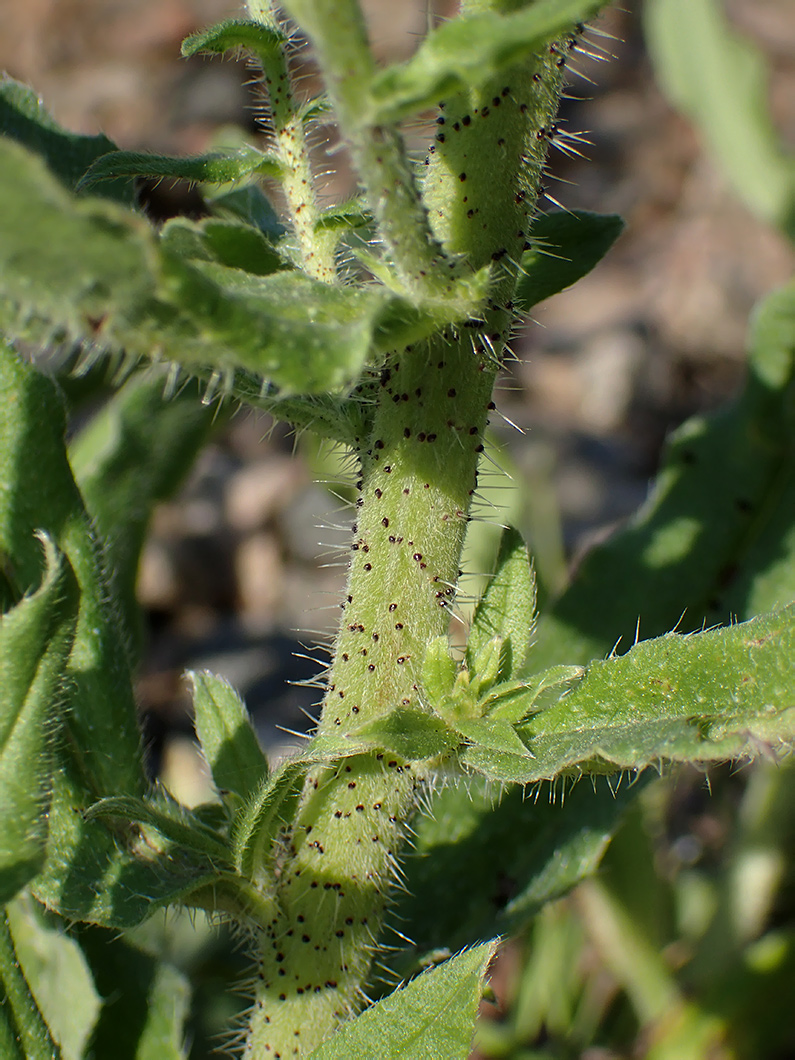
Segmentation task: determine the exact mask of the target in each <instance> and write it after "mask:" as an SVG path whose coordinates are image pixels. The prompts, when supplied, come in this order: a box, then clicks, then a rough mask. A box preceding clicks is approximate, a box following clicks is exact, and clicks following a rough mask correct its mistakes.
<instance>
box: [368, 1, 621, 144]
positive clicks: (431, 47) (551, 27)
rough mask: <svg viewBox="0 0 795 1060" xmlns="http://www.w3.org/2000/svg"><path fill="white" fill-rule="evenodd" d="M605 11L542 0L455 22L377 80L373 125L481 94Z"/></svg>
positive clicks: (371, 107) (372, 101) (583, 3)
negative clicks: (496, 79)
mask: <svg viewBox="0 0 795 1060" xmlns="http://www.w3.org/2000/svg"><path fill="white" fill-rule="evenodd" d="M601 6H603V4H602V2H600V0H536V3H534V4H533V5H532V6H531V7H530V8H525V9H523V10H521V11H514V12H511V13H510V14H505V15H503V14H498V13H497V12H487V13H484V14H472V15H469V16H467V17H463V18H458V19H451V20H450V21H448V22H445V23H443V24H442V25H441V26H439V28H438V29H435V30H433V31H432V32H431V33H429V34H428V36H427V37H426V38H425V40H424V41H423V42H422V44H421V45H420V46H419V48H418V49H417V51H416V52H415V53H414V55H413V56H412V57H411V58H410V59H409V60H408V61H407V62H405V63H401V64H400V65H395V66H389V67H387V68H386V69H385V70H383V71H381V72H380V73H378V74H377V75H376V76H375V78H374V80H373V83H372V85H371V89H370V100H369V110H368V113H367V117H368V120H369V121H370V122H371V123H372V124H373V125H379V124H387V123H390V122H395V121H400V120H402V119H403V118H407V117H410V116H411V115H413V114H417V113H418V112H420V111H422V110H427V109H428V108H430V107H432V106H434V105H435V104H437V103H438V102H439V100H440V99H444V98H445V97H446V96H450V95H455V94H456V93H458V92H465V91H475V90H476V89H478V88H479V87H480V86H481V85H484V84H486V83H487V82H488V81H491V79H492V78H494V77H496V76H497V75H498V74H499V73H500V72H501V71H502V70H505V69H507V68H509V67H511V66H514V65H515V64H516V63H518V62H522V61H524V60H527V59H528V58H530V57H531V56H532V54H533V52H537V51H538V50H539V49H540V48H542V47H544V45H546V44H547V43H548V42H549V41H551V40H553V39H554V38H555V37H558V36H560V35H561V34H563V33H566V32H567V31H570V30H572V29H573V27H574V24H575V23H576V22H577V21H579V20H581V19H585V18H589V17H590V16H591V15H593V14H594V13H595V12H596V11H597V10H598V9H599V8H600V7H601Z"/></svg>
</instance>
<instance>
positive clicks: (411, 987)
mask: <svg viewBox="0 0 795 1060" xmlns="http://www.w3.org/2000/svg"><path fill="white" fill-rule="evenodd" d="M496 948H497V940H496V939H495V940H494V941H492V942H486V943H484V944H483V945H481V946H475V947H473V949H471V950H464V951H463V952H462V953H459V954H456V956H455V957H451V958H450V959H449V960H447V961H445V962H444V963H443V964H440V965H439V966H438V967H436V968H432V969H430V970H429V971H427V972H423V974H422V975H421V976H419V977H418V978H417V979H415V980H413V982H411V983H409V984H408V986H404V987H401V988H400V989H398V990H396V991H395V992H394V993H393V994H390V995H389V996H388V997H385V998H384V999H383V1000H381V1001H378V1002H377V1003H376V1004H375V1005H373V1006H372V1008H370V1009H368V1010H367V1011H366V1012H363V1013H362V1014H361V1016H358V1017H357V1018H356V1019H355V1020H353V1021H352V1022H350V1023H348V1024H347V1025H346V1026H345V1027H343V1028H342V1029H341V1030H339V1031H338V1032H337V1033H336V1034H335V1035H334V1037H333V1038H332V1039H331V1040H330V1041H329V1042H327V1043H326V1044H324V1045H321V1046H320V1048H319V1049H316V1050H315V1051H314V1052H313V1053H311V1056H312V1057H313V1060H347V1058H348V1057H351V1056H376V1055H377V1056H379V1057H384V1058H388V1060H436V1058H437V1057H441V1056H443V1057H445V1058H446V1060H447V1058H449V1060H458V1058H460V1060H465V1058H466V1057H467V1056H469V1053H470V1050H471V1047H472V1035H473V1033H474V1028H475V1017H476V1016H477V1011H478V1004H479V1002H480V998H481V995H482V993H483V983H484V979H485V976H486V969H487V968H488V964H489V961H490V960H491V959H492V957H493V956H494V953H495V950H496Z"/></svg>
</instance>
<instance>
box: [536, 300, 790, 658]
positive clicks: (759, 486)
mask: <svg viewBox="0 0 795 1060" xmlns="http://www.w3.org/2000/svg"><path fill="white" fill-rule="evenodd" d="M749 345H750V349H749V364H748V377H747V381H746V385H745V389H744V391H743V393H742V394H741V396H740V397H739V398H738V399H737V401H735V402H734V403H733V404H731V405H729V406H728V407H727V408H725V409H723V410H720V411H719V412H716V413H713V414H711V415H709V416H697V417H694V418H693V419H691V420H688V421H687V422H686V423H685V424H683V425H682V427H680V428H679V429H678V430H677V431H676V432H675V433H674V434H673V436H672V437H671V441H670V444H669V446H668V450H667V453H666V456H665V461H664V464H663V468H662V470H661V472H660V473H659V475H658V477H657V480H656V482H655V485H654V488H653V490H652V491H651V493H650V495H649V498H648V501H647V502H646V503H645V504H644V505H643V507H642V508H641V509H640V511H639V512H638V514H637V515H636V516H635V518H634V519H633V520H632V521H631V522H630V523H629V525H628V526H627V527H626V529H624V530H622V531H621V532H620V533H618V534H616V535H615V536H614V537H613V538H611V539H610V540H609V541H607V542H606V543H605V544H603V545H600V546H599V547H597V548H595V549H594V550H593V552H591V553H590V554H589V555H588V556H586V557H585V559H584V560H583V562H582V564H581V565H580V567H579V569H578V572H577V577H576V579H575V581H574V582H573V583H572V585H571V587H570V588H569V589H568V590H567V591H566V592H565V593H564V594H563V596H562V597H561V598H560V599H559V600H558V601H557V603H556V604H555V606H554V609H553V610H552V611H551V612H548V613H547V614H545V615H544V616H542V618H541V620H540V622H539V624H538V632H537V637H536V643H535V647H534V649H533V661H534V663H535V665H537V666H538V667H539V668H541V667H544V666H549V665H551V664H553V663H565V664H567V665H570V664H574V663H584V662H588V661H589V660H590V659H593V658H595V657H599V656H604V655H605V654H607V653H608V652H609V651H610V650H611V649H612V648H613V647H614V645H615V644H616V642H617V641H619V640H621V641H622V643H623V645H624V646H626V645H628V644H631V643H633V641H634V640H635V638H636V636H637V635H639V636H640V637H641V638H646V637H653V636H658V635H660V634H662V633H665V632H667V631H668V630H671V629H674V628H677V629H680V630H681V631H682V632H688V631H692V630H697V629H702V628H703V627H704V626H705V625H707V626H712V625H716V624H725V623H727V622H731V621H732V620H733V618H735V617H739V618H741V619H742V618H751V617H752V616H753V615H755V614H759V613H761V612H763V611H771V610H774V609H775V608H780V607H783V606H784V605H785V604H788V603H789V602H790V601H792V600H793V599H795V518H793V513H795V401H794V400H793V398H795V284H793V283H790V284H788V285H787V286H786V287H783V288H782V289H781V290H779V291H777V292H775V293H774V294H772V295H770V296H769V297H768V298H766V299H765V300H764V301H763V302H762V303H761V304H760V306H759V307H758V309H757V311H756V313H755V315H754V318H753V321H752V327H751V336H750V344H749Z"/></svg>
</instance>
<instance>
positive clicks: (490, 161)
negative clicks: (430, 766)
mask: <svg viewBox="0 0 795 1060" xmlns="http://www.w3.org/2000/svg"><path fill="white" fill-rule="evenodd" d="M329 2H330V0H320V2H319V3H317V4H311V5H308V7H307V5H306V4H305V3H304V0H291V3H290V7H291V10H293V11H294V13H296V14H298V13H299V10H298V9H300V14H303V9H304V8H305V7H307V11H308V12H309V13H311V14H312V17H313V18H315V19H318V20H320V21H322V19H321V14H319V13H322V15H323V17H325V16H326V15H327V14H328V13H329V11H330V8H329V6H328V5H329ZM352 2H353V0H346V3H347V4H351V3H352ZM307 17H309V14H308V15H307ZM302 22H303V20H302ZM354 22H355V26H356V28H357V32H356V33H354V36H353V39H354V45H355V47H354V46H353V45H350V47H353V51H354V52H355V53H356V54H358V52H359V51H361V48H362V32H363V30H362V26H361V23H360V21H357V20H356V19H354ZM313 25H314V24H310V25H309V26H308V27H306V28H308V29H309V31H310V33H312V31H313ZM315 29H316V30H317V27H315ZM338 32H341V31H339V27H338ZM317 33H318V36H320V37H321V38H322V36H323V34H322V33H321V32H320V30H317ZM342 36H343V37H344V33H343V34H342ZM315 43H316V44H317V45H318V51H319V53H320V56H321V62H322V60H323V55H324V48H323V44H324V41H323V40H322V39H321V40H316V42H315ZM325 43H326V44H327V45H328V41H326V42H325ZM325 50H326V51H328V50H329V47H326V49H325ZM331 50H332V51H333V50H334V49H331ZM356 54H354V55H353V58H351V64H352V63H353V59H355V58H356ZM560 54H561V53H560V52H559V51H557V50H555V49H553V50H551V51H548V52H545V53H544V55H543V56H540V57H539V58H538V59H537V60H536V62H535V64H534V63H532V62H530V63H527V64H524V65H523V66H522V68H521V69H517V70H514V71H511V72H509V74H507V75H506V76H505V77H501V78H500V80H499V83H497V82H495V83H494V84H491V85H488V86H487V87H486V88H485V89H483V90H482V91H478V92H467V93H464V94H462V95H460V96H457V97H455V98H453V99H450V100H448V101H446V104H443V105H442V106H441V108H440V117H439V128H438V131H437V134H436V137H435V140H434V143H433V146H432V148H431V150H430V152H429V155H428V159H427V162H426V170H425V178H424V190H423V197H422V201H421V202H420V201H418V202H417V203H416V210H414V212H411V211H408V212H407V213H406V218H407V224H408V225H409V226H411V225H413V219H414V218H415V217H419V218H420V219H421V222H422V223H421V226H420V227H421V229H422V230H424V231H425V232H426V239H427V248H428V253H430V255H431V256H432V257H434V258H435V257H436V253H437V249H436V248H438V247H439V246H441V247H443V249H444V253H445V254H452V255H455V256H458V255H462V256H465V258H466V260H467V262H468V265H469V267H471V268H472V269H473V270H475V269H478V268H480V267H481V266H482V265H484V264H487V263H488V262H490V261H491V262H493V263H494V265H493V270H494V277H495V282H494V285H493V293H492V298H491V299H490V301H489V302H488V304H487V305H486V306H485V307H484V309H483V312H482V316H481V317H480V318H479V319H477V320H470V321H466V322H465V323H464V324H463V325H462V326H460V328H458V329H448V331H446V332H443V333H441V334H439V335H437V336H436V337H435V338H433V339H431V340H429V341H427V342H425V343H422V344H419V345H417V346H416V347H414V348H411V347H409V348H407V349H405V350H401V351H396V352H395V353H394V354H393V355H392V356H391V357H389V358H388V359H387V361H386V363H385V365H384V367H383V370H382V373H381V380H380V387H378V388H377V391H378V395H377V408H376V411H375V416H374V420H373V427H372V430H371V433H370V435H369V437H368V438H366V439H362V440H361V443H360V445H359V446H358V452H357V455H358V457H359V460H360V465H361V477H360V482H359V490H360V492H359V497H358V500H357V502H356V504H357V511H356V522H355V525H354V533H353V542H352V545H351V549H352V552H351V567H350V575H349V582H348V588H347V595H346V600H345V602H344V604H343V616H342V623H341V626H340V631H339V635H338V638H337V643H336V648H335V653H334V659H333V663H332V666H331V668H330V671H329V676H328V687H327V692H326V695H325V698H324V702H323V711H322V716H321V720H320V725H319V732H320V733H321V734H323V733H337V734H340V733H345V732H347V731H351V730H353V729H355V728H356V727H357V726H359V725H361V724H362V723H364V722H366V721H369V720H371V719H374V718H378V717H382V716H384V715H386V714H388V713H389V712H390V711H392V710H394V709H395V708H397V707H401V706H402V707H404V708H405V707H416V708H418V709H425V708H426V704H425V702H424V700H423V691H422V686H421V684H420V673H421V668H422V662H423V657H424V653H425V647H426V645H427V643H428V642H429V641H430V640H431V639H432V638H435V637H438V636H440V635H442V634H444V633H445V632H446V630H447V626H448V621H449V613H450V608H451V606H452V603H453V598H454V593H455V586H456V583H457V580H458V576H459V569H458V568H459V562H460V556H461V550H462V546H463V542H464V534H465V530H466V524H467V521H468V518H469V511H470V506H471V503H472V498H473V495H474V492H475V489H476V476H477V466H478V460H479V456H480V453H481V452H482V449H483V434H484V430H485V426H486V421H487V415H488V409H489V407H490V404H491V394H492V388H493V385H494V379H495V376H496V372H497V370H498V367H499V357H500V354H501V351H502V347H503V344H504V341H505V338H506V335H507V332H508V329H509V327H510V324H511V321H512V319H513V314H512V307H511V305H510V296H511V292H512V290H513V286H514V284H515V279H516V271H517V268H518V261H519V259H520V256H521V253H522V249H523V247H524V242H525V239H526V231H527V228H528V222H529V216H530V211H531V210H532V208H533V204H534V202H535V197H536V194H537V187H538V180H539V175H540V169H541V164H542V159H543V155H544V151H545V147H546V140H545V137H544V135H543V129H544V128H545V127H546V126H548V125H549V124H550V122H551V120H552V118H553V116H554V113H555V110H556V107H557V100H558V96H559V90H560V83H561V70H560V66H559V59H560ZM343 65H344V64H338V66H339V67H340V69H342V66H343ZM365 66H366V69H365V77H364V81H365V82H366V79H367V76H368V75H369V72H370V68H369V67H368V66H367V65H366V64H365ZM351 77H353V72H351ZM340 84H344V86H345V89H346V91H347V90H350V81H349V80H346V79H343V80H342V81H340ZM365 88H366V84H365ZM344 103H345V105H348V106H351V107H353V106H355V102H352V101H351V99H347V98H346V100H345V101H344ZM539 130H541V131H542V135H539ZM396 135H397V134H396V133H395V132H394V131H392V132H390V136H392V137H393V138H394V136H396ZM369 176H372V175H371V174H370V175H369ZM362 177H363V183H364V184H365V187H366V188H369V186H370V184H372V180H368V174H367V173H364V174H362ZM398 183H400V182H398ZM400 187H401V189H402V191H403V192H406V193H409V192H410V190H411V189H410V187H409V185H407V184H400ZM396 223H397V222H396ZM431 232H432V235H431V234H430V233H431ZM393 235H394V233H393ZM415 235H416V232H415ZM386 242H387V245H388V246H389V247H390V250H391V251H392V252H393V254H395V252H396V251H397V254H396V255H395V256H396V257H399V256H400V249H401V246H403V247H410V246H411V245H412V244H411V240H407V241H406V242H405V243H403V241H402V240H400V239H398V241H397V246H396V245H395V241H394V239H392V238H387V239H386ZM407 254H408V260H406V261H405V262H404V266H405V269H404V271H405V272H407V273H410V272H411V268H412V254H411V253H408V252H407ZM424 779H425V777H424V763H422V762H406V761H401V760H399V759H398V758H397V756H391V755H384V754H378V755H361V756H358V757H356V758H350V759H346V760H345V761H344V762H342V763H341V764H340V765H338V766H335V767H318V768H316V769H314V770H313V771H312V772H311V774H310V775H309V777H308V778H307V783H306V786H305V788H304V792H303V795H302V798H301V802H300V805H299V808H298V811H297V814H296V816H295V818H294V820H293V822H292V823H291V825H290V827H289V830H288V832H287V833H286V834H285V837H284V840H283V843H282V846H281V849H280V850H279V852H278V853H277V857H276V860H275V868H276V873H275V874H276V892H275V899H276V901H275V908H276V910H277V911H276V912H275V914H274V916H273V918H272V919H271V920H270V921H269V922H267V923H265V924H263V925H262V931H261V933H260V935H259V940H258V949H259V957H260V964H259V976H258V980H257V986H256V990H255V1001H254V1007H253V1009H252V1012H251V1016H250V1024H249V1031H248V1037H247V1041H246V1046H245V1051H244V1057H245V1060H263V1058H264V1057H271V1056H272V1057H287V1056H298V1055H306V1054H307V1053H309V1052H311V1050H312V1049H313V1048H315V1047H317V1045H319V1044H320V1043H321V1042H322V1041H324V1040H325V1039H326V1038H327V1037H329V1036H330V1035H331V1034H332V1033H333V1032H334V1030H335V1029H336V1028H337V1027H338V1025H339V1024H340V1022H341V1021H342V1020H344V1019H345V1018H346V1016H348V1015H350V1014H351V1013H353V1012H355V1011H356V1010H357V1009H358V1008H360V1007H361V1005H362V1003H363V1002H364V1001H365V1000H366V996H365V994H364V989H365V986H366V983H367V980H368V978H369V976H370V974H371V966H372V960H373V954H374V953H375V952H376V951H377V948H378V945H379V939H380V937H381V933H382V929H383V925H384V919H385V917H386V916H387V913H388V903H389V894H390V892H391V891H392V890H393V889H394V887H395V885H399V884H400V880H401V870H400V860H401V857H402V852H403V848H404V846H405V841H406V832H407V826H408V822H409V819H410V817H411V814H412V812H413V809H414V807H415V805H416V797H417V786H418V785H419V784H421V783H422V782H423V780H424Z"/></svg>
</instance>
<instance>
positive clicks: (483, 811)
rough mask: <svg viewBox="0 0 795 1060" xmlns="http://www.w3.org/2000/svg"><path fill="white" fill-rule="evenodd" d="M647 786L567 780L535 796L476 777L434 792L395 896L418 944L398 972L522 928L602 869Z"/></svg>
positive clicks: (401, 919) (403, 924)
mask: <svg viewBox="0 0 795 1060" xmlns="http://www.w3.org/2000/svg"><path fill="white" fill-rule="evenodd" d="M642 787H643V784H641V783H636V784H635V785H630V784H622V785H615V786H614V788H611V787H610V786H609V785H608V782H607V780H605V779H604V778H602V779H600V780H599V782H598V786H597V787H596V789H595V790H594V787H592V785H591V783H590V782H588V783H585V782H582V783H579V784H576V785H574V786H571V785H570V784H569V785H566V784H565V782H563V781H560V782H559V783H558V784H557V785H555V786H554V787H550V789H549V790H543V789H541V790H539V791H538V792H537V793H536V797H534V798H531V797H528V794H527V792H526V791H523V790H522V789H520V788H517V787H510V788H507V789H506V788H502V789H501V788H499V787H496V788H495V785H494V784H493V783H491V782H489V781H486V780H485V779H484V778H482V777H477V776H473V777H470V778H468V779H467V780H466V781H465V782H464V781H462V782H460V783H459V784H456V785H452V784H451V785H448V786H446V787H445V788H443V789H442V790H441V791H438V792H436V793H435V795H434V796H433V799H432V802H431V806H430V812H429V813H427V814H422V815H420V816H418V817H417V818H416V820H415V821H414V827H415V829H416V837H415V841H414V844H413V846H414V850H413V853H412V854H411V855H410V856H409V857H408V858H407V860H406V863H405V866H404V867H405V871H406V877H407V878H406V888H405V891H401V892H400V894H399V895H398V896H397V899H396V908H395V913H396V917H397V922H398V923H399V925H400V930H401V932H402V934H403V935H405V936H408V937H409V938H411V939H412V940H413V942H414V946H413V947H412V948H410V949H409V950H407V951H404V952H403V953H401V954H399V955H398V956H397V957H395V958H393V959H392V961H391V962H390V963H392V964H394V966H395V968H396V970H397V972H398V974H400V975H409V974H411V973H412V972H413V971H414V970H415V968H416V966H417V963H418V961H421V960H425V959H427V958H428V957H429V956H430V955H431V954H433V953H436V952H439V951H442V952H444V951H447V952H451V953H452V952H455V951H456V950H457V949H460V948H461V947H462V946H467V945H471V944H472V943H473V942H475V941H477V940H478V939H482V938H484V937H486V938H488V937H490V936H493V935H498V934H501V935H510V934H515V933H516V932H517V931H519V930H521V929H522V928H523V927H524V926H525V925H526V924H527V923H528V922H529V921H530V919H531V918H532V917H533V916H534V915H535V914H536V913H537V912H538V911H539V910H540V909H541V908H542V906H544V905H545V904H546V903H547V902H550V901H552V900H553V899H555V898H558V897H560V896H561V895H564V894H566V893H567V892H568V891H569V890H570V889H571V888H572V887H574V886H575V885H576V884H577V883H579V881H580V880H582V879H584V878H586V877H587V876H589V875H591V874H592V873H593V872H595V871H596V869H597V868H598V866H599V863H600V861H601V859H602V856H603V854H604V852H605V850H606V849H607V846H608V844H609V842H610V839H611V836H612V834H613V832H614V831H615V830H616V828H617V827H618V824H619V822H620V821H621V819H622V816H623V814H624V811H625V809H626V807H627V805H628V804H629V803H631V802H632V801H633V800H634V799H635V796H636V794H637V793H638V791H639V790H641V788H642ZM567 789H570V790H567Z"/></svg>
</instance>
